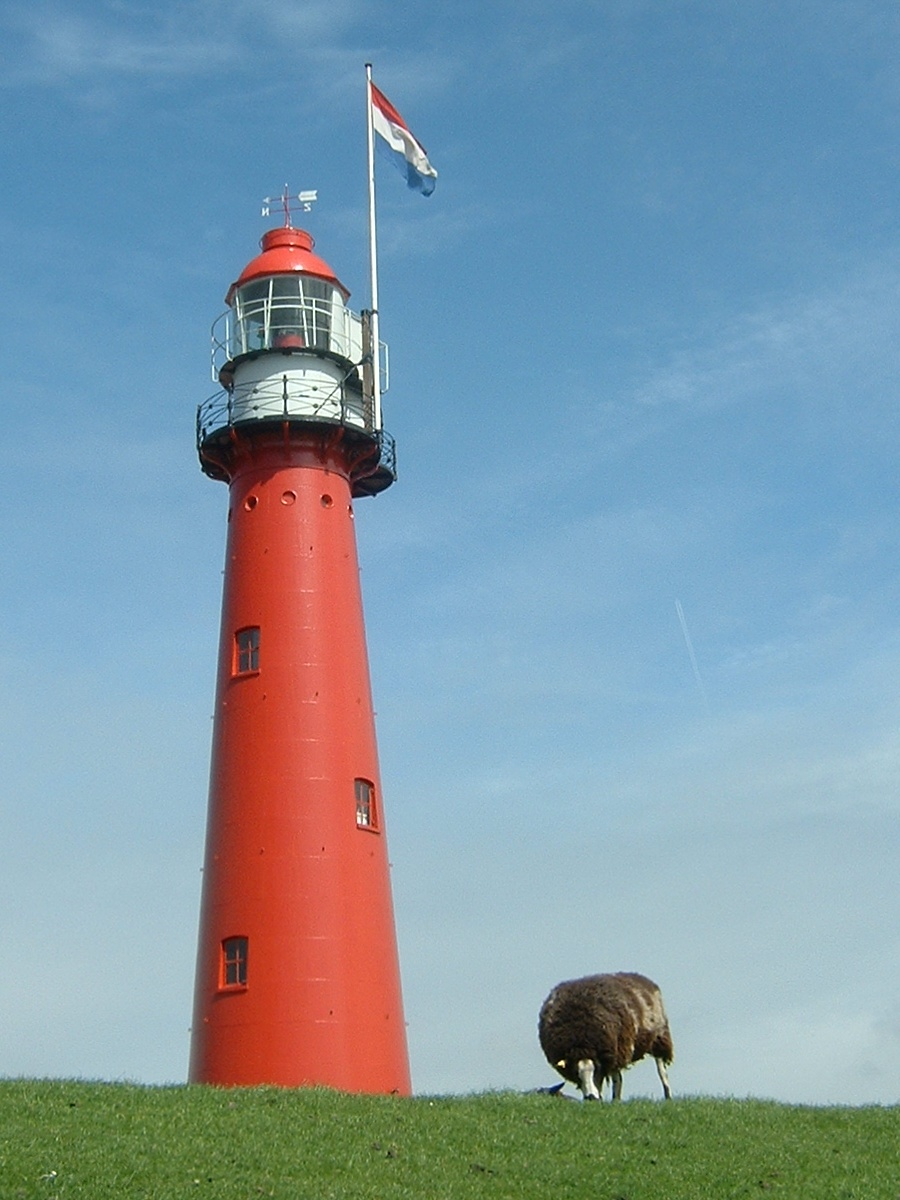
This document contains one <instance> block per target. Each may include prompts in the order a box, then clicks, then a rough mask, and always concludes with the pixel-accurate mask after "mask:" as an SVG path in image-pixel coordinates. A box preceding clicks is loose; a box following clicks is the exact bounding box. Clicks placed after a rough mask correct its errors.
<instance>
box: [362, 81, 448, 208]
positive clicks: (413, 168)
mask: <svg viewBox="0 0 900 1200" xmlns="http://www.w3.org/2000/svg"><path fill="white" fill-rule="evenodd" d="M371 87H372V127H373V129H374V130H375V132H376V133H377V134H378V135H379V136H380V137H382V138H383V139H384V141H385V142H386V143H387V145H388V147H389V148H390V149H391V150H392V151H393V153H392V155H391V157H392V158H393V159H394V162H395V163H396V164H397V166H398V167H399V168H400V170H401V171H402V172H403V173H404V175H405V176H406V182H407V183H408V184H409V186H410V187H411V188H415V189H416V191H419V192H421V193H422V195H423V196H430V195H431V193H432V192H433V191H434V183H435V180H436V179H437V171H436V170H435V169H434V167H433V166H432V165H431V163H430V162H429V161H428V155H427V154H426V152H425V147H424V146H423V145H422V143H421V142H420V141H418V140H417V139H416V138H415V137H413V135H412V133H411V132H410V129H409V126H408V125H407V124H406V122H405V121H404V120H403V118H402V117H401V116H400V114H399V113H398V112H397V110H396V108H394V106H393V104H391V102H390V100H388V98H387V97H386V96H384V95H382V93H381V92H379V90H378V88H377V87H376V86H375V84H374V83H373V84H372V85H371Z"/></svg>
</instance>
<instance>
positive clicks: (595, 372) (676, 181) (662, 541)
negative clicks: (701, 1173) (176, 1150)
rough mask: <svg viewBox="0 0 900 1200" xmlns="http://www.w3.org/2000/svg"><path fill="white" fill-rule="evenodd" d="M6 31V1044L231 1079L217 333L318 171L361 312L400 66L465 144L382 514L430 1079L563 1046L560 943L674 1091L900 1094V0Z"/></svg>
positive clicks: (207, 18) (2, 827)
mask: <svg viewBox="0 0 900 1200" xmlns="http://www.w3.org/2000/svg"><path fill="white" fill-rule="evenodd" d="M0 30H2V37H3V42H4V45H5V47H6V51H7V52H6V54H5V56H4V58H5V65H4V73H3V77H2V79H0V88H2V92H0V130H2V135H0V146H2V148H3V157H4V161H3V164H2V174H3V179H4V187H3V189H2V192H0V254H2V258H0V261H2V264H3V279H4V286H3V287H2V289H0V328H2V329H3V339H2V345H3V397H4V400H3V405H4V413H5V419H4V423H3V436H2V438H0V462H2V469H0V489H2V492H0V554H2V570H0V612H2V618H3V623H4V627H5V631H6V632H5V636H4V638H3V642H2V650H0V665H2V670H0V755H2V762H3V784H2V789H0V795H2V802H0V804H2V806H0V922H2V925H0V928H2V944H3V946H4V953H5V956H6V962H7V966H8V971H7V975H6V979H5V988H4V1003H3V1006H2V1013H3V1019H2V1021H0V1074H3V1075H20V1074H26V1075H54V1076H57V1075H64V1076H69V1075H79V1076H85V1077H91V1078H105V1079H135V1080H140V1081H146V1082H166V1081H178V1080H182V1079H183V1078H184V1077H185V1072H186V1063H187V1052H188V1027H189V1024H190V1014H191V995H192V987H193V959H194V950H195V940H196V928H197V909H198V900H199V885H200V866H201V862H202V853H203V832H204V824H205V808H206V787H207V769H208V755H209V737H210V728H211V725H210V714H211V711H212V700H213V684H214V672H215V654H216V642H217V632H218V619H219V601H220V587H221V567H222V558H223V552H224V533H225V511H226V495H227V494H226V491H225V488H224V487H223V486H222V485H220V484H215V483H213V482H211V481H210V480H208V479H207V478H206V477H205V476H203V475H202V474H201V473H200V471H199V468H198V465H197V462H196V457H195V452H194V445H193V438H194V424H193V423H194V414H195V409H196V406H197V404H199V403H200V402H201V401H202V400H204V399H205V398H206V397H207V396H208V395H210V394H211V392H212V391H213V390H214V386H213V384H212V382H211V380H210V376H209V359H208V349H209V341H208V337H209V326H210V324H211V322H212V321H213V319H214V318H215V317H216V316H217V315H218V314H219V313H220V312H221V310H222V308H223V300H222V298H223V296H224V293H225V291H226V289H227V287H228V285H229V283H230V282H231V281H232V279H234V278H235V277H236V276H237V274H238V273H239V271H240V269H241V268H242V267H243V265H244V264H245V263H246V262H247V261H248V260H249V259H250V258H251V257H253V255H254V254H255V252H256V248H257V242H258V239H259V237H260V236H261V234H262V232H263V230H264V229H265V228H266V224H267V223H266V222H265V221H263V220H261V219H260V217H259V205H260V201H261V199H262V197H263V196H266V195H270V194H272V193H275V192H278V191H279V190H280V188H281V186H282V184H283V183H284V182H285V181H288V182H289V183H290V185H291V188H292V190H299V189H301V188H317V189H318V192H319V197H320V199H319V203H318V204H317V206H316V208H315V211H314V213H313V214H312V215H311V217H310V219H309V222H308V224H309V228H310V231H311V232H312V233H313V235H314V236H315V238H316V240H317V247H318V250H319V251H320V252H321V254H322V255H323V257H324V258H325V259H326V260H327V261H328V262H329V263H331V265H332V266H333V267H334V268H335V270H336V272H337V273H338V275H339V276H340V277H341V279H342V280H343V281H344V282H345V283H346V284H347V286H348V287H350V289H351V291H352V293H353V296H352V299H351V305H353V306H354V307H355V308H357V309H359V308H360V307H364V306H365V304H366V302H367V278H366V272H367V259H366V222H365V127H364V71H363V64H364V63H365V62H366V61H367V60H371V61H373V63H374V66H375V79H376V82H377V83H378V84H379V86H380V87H381V88H382V90H383V91H384V92H385V93H386V94H387V95H388V96H389V97H390V99H391V100H392V101H393V102H394V103H395V104H396V105H397V107H398V108H399V109H400V110H401V111H402V112H403V113H404V115H405V116H406V118H407V120H408V121H409V123H410V125H411V127H412V128H413V130H414V132H415V133H416V134H417V135H418V136H419V137H420V139H421V140H422V141H423V142H424V144H425V145H426V146H427V148H428V150H429V154H430V157H431V160H432V162H433V163H434V165H435V166H436V167H437V169H438V171H439V173H440V178H439V181H438V186H437V189H436V191H435V193H434V195H433V196H432V197H430V198H429V199H427V200H426V199H422V198H421V197H419V196H417V195H414V194H413V193H411V192H407V191H406V189H405V188H404V186H403V182H402V178H401V177H400V176H399V175H398V174H396V173H394V172H392V171H391V169H390V167H387V166H385V167H384V168H383V169H382V167H381V165H380V166H379V240H380V266H381V279H380V283H381V297H380V299H381V313H382V334H383V336H384V337H385V339H386V340H387V341H388V343H389V345H390V350H391V372H392V374H391V388H390V391H389V392H388V394H387V396H386V397H385V423H386V426H387V428H388V429H389V430H390V431H391V433H393V435H394V436H395V437H396V439H397V444H398V455H399V467H400V479H399V481H398V483H397V485H396V486H395V487H394V488H392V489H391V490H390V491H388V492H387V493H386V494H384V495H383V496H380V497H378V498H376V499H374V500H368V501H361V502H360V503H359V505H358V506H357V527H358V533H359V541H360V554H361V560H362V573H363V588H364V595H365V603H366V613H367V628H368V635H369V646H370V656H371V662H372V673H373V684H374V690H375V699H376V707H377V710H378V732H379V746H380V752H381V768H382V776H383V781H384V790H385V803H386V808H387V820H388V826H389V834H390V846H391V857H392V860H393V864H394V870H393V886H394V899H395V905H396V910H397V927H398V937H399V943H400V952H401V959H402V967H403V978H404V996H405V1002H406V1008H407V1018H408V1022H409V1039H410V1052H411V1059H412V1069H413V1078H414V1084H415V1087H416V1089H417V1090H418V1091H419V1092H447V1091H454V1092H456V1091H459V1092H463V1091H472V1090H481V1089H484V1088H488V1087H514V1088H520V1087H521V1088H527V1087H534V1086H539V1085H542V1084H546V1083H550V1082H552V1081H553V1074H552V1072H551V1071H550V1069H549V1067H548V1066H547V1065H546V1064H545V1063H544V1062H543V1059H542V1056H541V1053H540V1050H539V1048H538V1046H537V1039H536V1032H535V1027H536V1019H537V1011H538V1008H539V1006H540V1003H541V1001H542V1000H543V998H544V996H545V995H546V993H547V992H548V991H549V989H550V987H551V986H552V985H553V984H554V983H556V982H557V981H558V980H560V979H562V978H570V977H572V976H575V975H580V974H585V973H588V972H593V971H602V970H633V969H636V970H641V971H644V972H645V973H647V974H650V975H652V976H653V977H654V978H655V979H657V980H658V981H659V983H660V984H661V986H662V988H663V991H664V994H665V996H666V999H667V1003H668V1008H669V1013H670V1018H671V1023H672V1028H673V1033H674V1038H675V1045H676V1063H675V1066H674V1067H673V1070H672V1073H671V1075H672V1083H673V1087H674V1089H675V1090H676V1091H680V1092H682V1093H686V1092H687V1093H704V1094H729V1095H738V1096H743V1095H759V1096H772V1097H776V1098H779V1099H783V1100H790V1101H802V1102H810V1103H830V1102H846V1103H863V1102H884V1103H890V1102H895V1101H896V1100H897V1098H898V1095H897V1078H898V1068H900V953H898V951H900V921H898V917H900V912H898V909H900V870H898V863H900V825H898V815H900V795H898V779H900V684H898V679H900V622H898V600H900V554H898V551H900V546H898V541H900V534H898V525H897V519H896V517H897V485H896V470H897V468H896V462H897V452H898V448H900V447H898V441H900V430H898V421H897V415H896V413H897V390H898V389H897V380H898V378H900V310H898V304H897V296H898V290H900V220H898V216H897V213H898V211H900V206H898V202H897V192H898V182H900V173H898V166H900V151H898V145H900V136H898V135H900V66H898V64H900V11H898V10H897V7H896V5H895V4H893V3H890V2H888V0H818V2H817V3H816V4H811V3H807V2H799V0H779V2H778V3H777V4H776V3H769V2H768V0H759V2H757V3H753V4H747V3H738V2H736V0H735V2H733V0H685V2H684V3H664V2H662V0H608V2H605V3H599V2H598V3H593V4H589V3H585V2H584V0H580V2H578V3H575V2H572V0H555V2H554V3H552V4H550V3H547V2H546V0H516V2H515V3H511V2H506V0H499V2H495V3H492V4H490V5H484V4H482V3H477V4H476V3H456V4H452V5H447V6H442V7H440V8H436V7H435V6H431V5H421V4H414V3H411V2H405V3H404V2H400V3H393V4H387V3H381V2H379V0H327V3H326V2H322V3H319V2H310V3H304V2H302V0H295V2H294V3H288V2H286V0H243V2H242V3H241V4H236V3H211V2H203V0H179V2H178V3H177V4H176V3H173V2H172V0H157V3H154V4H153V5H149V4H146V5H145V4H137V3H127V2H102V0H100V2H98V0H91V2H90V3H87V2H86V0H73V2H70V3H66V4H62V3H53V2H49V3H44V2H42V0H38V2H37V3H33V4H30V5H24V4H19V3H6V4H4V5H3V6H2V9H0ZM679 605H680V609H681V614H682V615H683V619H684V624H683V625H682V621H681V619H680V617H679ZM656 1090H657V1083H656V1078H655V1073H654V1072H653V1070H652V1068H651V1067H649V1066H647V1065H646V1064H642V1065H640V1066H638V1067H635V1068H634V1070H633V1071H632V1072H631V1074H630V1076H629V1077H628V1080H627V1081H626V1095H627V1094H629V1093H630V1094H632V1095H634V1094H639V1093H646V1094H651V1093H655V1092H656Z"/></svg>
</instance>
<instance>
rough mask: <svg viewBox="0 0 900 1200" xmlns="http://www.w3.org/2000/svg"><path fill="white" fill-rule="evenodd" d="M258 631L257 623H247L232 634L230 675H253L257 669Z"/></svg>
mask: <svg viewBox="0 0 900 1200" xmlns="http://www.w3.org/2000/svg"><path fill="white" fill-rule="evenodd" d="M259 645H260V633H259V626H258V625H247V626H246V627H245V628H244V629H239V630H238V631H237V633H236V634H235V635H234V658H233V661H232V664H231V673H232V675H255V674H256V673H257V671H259Z"/></svg>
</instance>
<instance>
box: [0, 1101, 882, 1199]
mask: <svg viewBox="0 0 900 1200" xmlns="http://www.w3.org/2000/svg"><path fill="white" fill-rule="evenodd" d="M763 1195H765V1196H772V1197H802V1198H803V1200H817V1198H819V1197H822V1198H825V1197H827V1198H829V1200H851V1198H852V1200H900V1107H891V1108H876V1107H872V1108H801V1107H792V1106H788V1105H780V1104H775V1103H770V1102H765V1101H757V1100H744V1101H737V1100H710V1099H676V1100H674V1101H673V1102H671V1103H669V1104H666V1103H663V1102H661V1101H650V1100H632V1101H625V1102H624V1103H622V1104H620V1105H616V1106H613V1105H609V1104H581V1103H573V1102H570V1101H566V1100H562V1099H555V1098H551V1097H547V1096H540V1095H527V1096H523V1095H514V1094H509V1093H499V1094H487V1095H480V1096H466V1097H432V1098H428V1097H421V1098H416V1099H413V1100H399V1099H394V1098H391V1097H363V1096H346V1095H342V1094H339V1093H335V1092H329V1091H325V1090H318V1089H317V1090H308V1091H307V1090H303V1091H282V1090H277V1089H271V1088H258V1089H257V1088H254V1089H234V1090H228V1091H225V1090H219V1089H214V1088H203V1087H170V1088H149V1087H146V1088H145V1087H136V1086H131V1085H125V1084H97V1083H79V1082H59V1081H31V1080H24V1081H19V1080H8V1081H0V1197H2V1200H106V1198H107V1197H109V1198H112V1197H116V1200H144V1198H146V1200H151V1198H152V1200H169V1198H170V1197H171V1198H175V1197H197V1198H198V1200H200V1198H202V1197H209V1198H210V1200H212V1198H213V1197H215V1198H216V1200H256V1198H257V1197H277V1198H278V1200H307V1198H308V1200H328V1198H331V1197H334V1198H336V1200H366V1198H368V1197H373V1198H374V1197H378V1198H379V1200H393V1198H394V1197H397V1198H400V1197H428V1198H429V1200H430V1198H434V1200H442V1198H443V1197H461V1198H463V1197H478V1198H479V1200H492V1198H494V1197H497V1198H499V1197H516V1198H517V1200H523V1198H524V1200H528V1198H529V1197H535V1200H536V1198H537V1197H540V1198H541V1200H565V1198H568V1197H572V1198H574V1197H579V1198H581V1197H590V1198H591V1200H682V1198H683V1200H702V1198H704V1197H710V1198H715V1200H726V1198H728V1200H730V1198H732V1197H744V1196H753V1197H759V1196H763Z"/></svg>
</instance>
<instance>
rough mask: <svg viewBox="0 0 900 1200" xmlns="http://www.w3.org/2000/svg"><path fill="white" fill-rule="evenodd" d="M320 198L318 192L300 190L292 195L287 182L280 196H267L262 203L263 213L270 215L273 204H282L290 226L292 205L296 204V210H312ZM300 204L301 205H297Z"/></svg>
mask: <svg viewBox="0 0 900 1200" xmlns="http://www.w3.org/2000/svg"><path fill="white" fill-rule="evenodd" d="M317 199H318V192H298V193H297V195H296V196H292V195H291V194H290V192H289V191H288V185H287V184H285V185H284V187H283V189H282V191H281V195H280V196H266V198H265V200H263V203H262V215H263V216H264V217H268V216H269V215H270V213H271V211H272V205H281V209H282V211H283V212H284V224H285V228H288V227H289V226H290V223H291V205H292V204H293V205H294V211H295V212H304V213H308V212H312V206H313V204H314V203H315V201H316V200H317ZM298 205H299V207H297V206H298Z"/></svg>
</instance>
